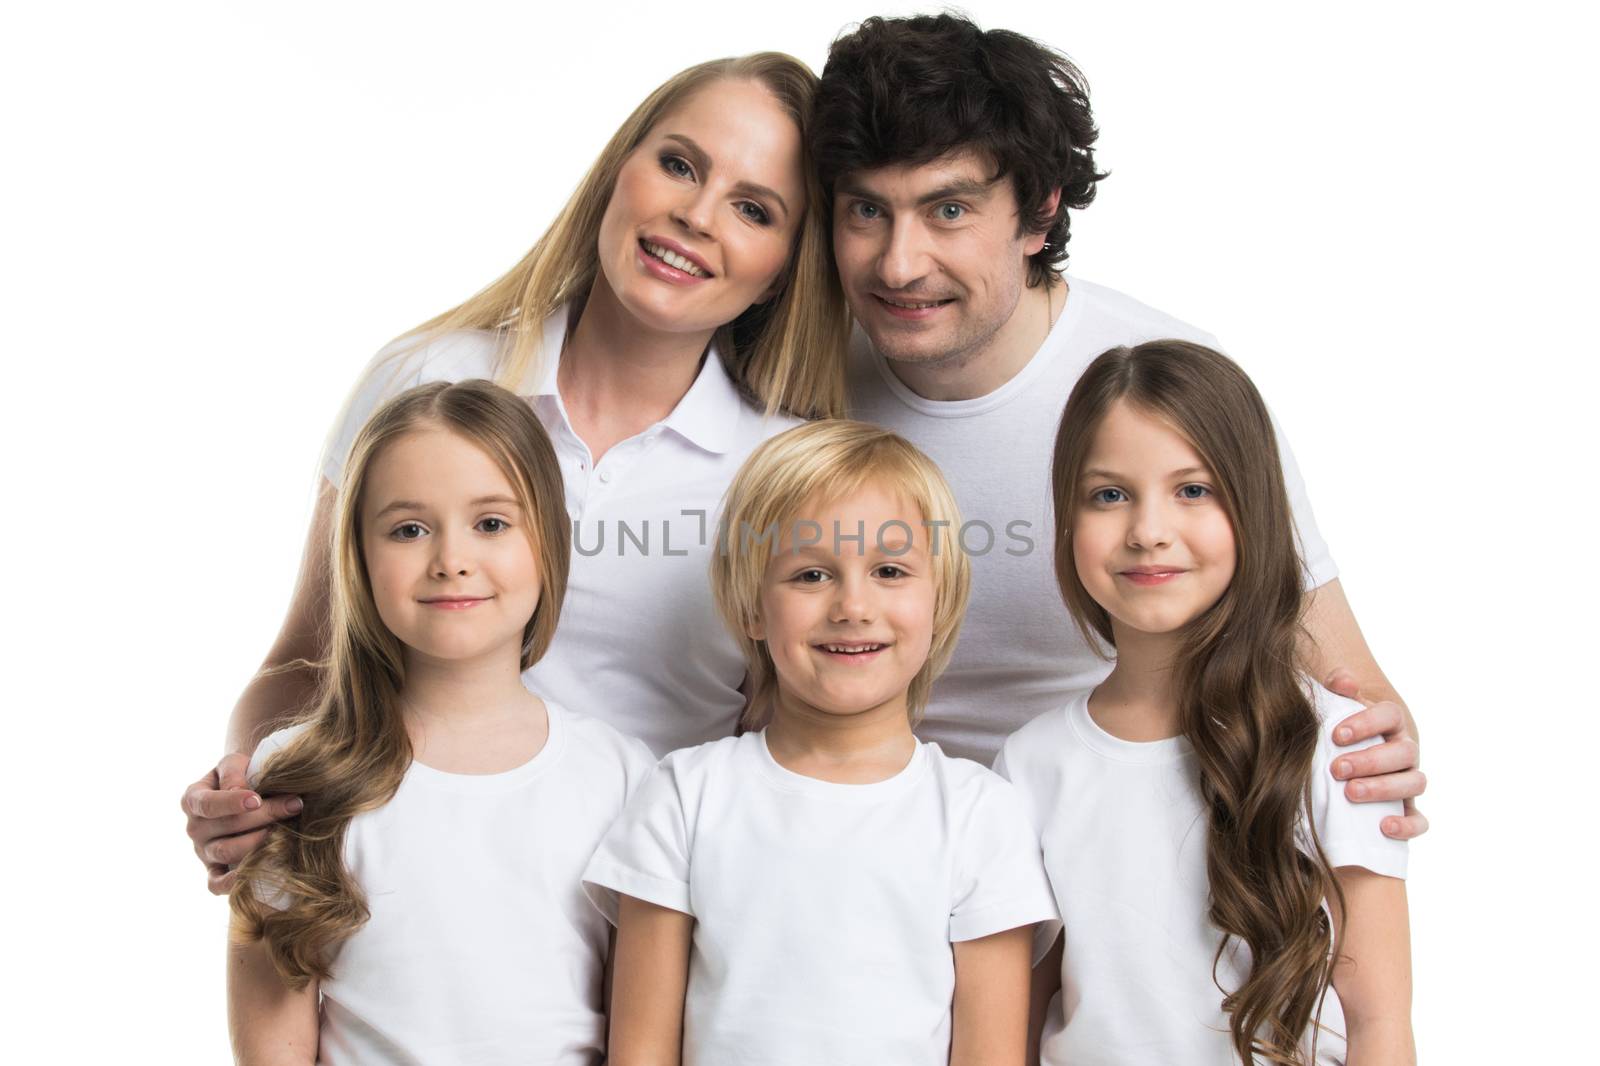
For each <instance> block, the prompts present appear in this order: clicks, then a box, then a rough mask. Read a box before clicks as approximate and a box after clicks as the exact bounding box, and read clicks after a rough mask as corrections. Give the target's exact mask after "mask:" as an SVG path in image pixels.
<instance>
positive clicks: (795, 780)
mask: <svg viewBox="0 0 1600 1066" xmlns="http://www.w3.org/2000/svg"><path fill="white" fill-rule="evenodd" d="M749 735H750V736H751V738H752V744H753V746H754V748H755V749H756V763H757V766H758V767H759V768H760V770H761V773H762V776H763V777H765V778H766V780H767V781H768V782H769V783H771V784H772V785H775V786H776V787H778V788H780V789H782V790H783V791H785V792H799V793H802V794H805V795H808V796H820V797H826V798H828V799H835V800H844V801H846V802H852V803H860V802H873V801H877V800H881V799H884V798H885V797H887V796H891V795H893V794H895V793H897V792H900V791H902V790H903V789H906V788H908V787H910V786H911V785H912V784H914V783H915V782H916V781H917V780H918V779H919V778H920V777H921V776H922V772H923V770H924V769H925V768H926V767H927V765H928V753H927V750H926V749H927V747H928V746H927V745H926V744H924V743H923V742H922V741H920V740H919V741H916V746H915V747H913V748H912V750H911V758H910V759H908V760H907V761H906V764H905V766H904V767H902V768H901V769H900V770H899V771H897V772H896V773H895V774H894V775H893V776H891V777H886V778H884V779H883V780H882V781H869V782H867V783H865V784H847V783H844V782H840V781H823V780H821V779H820V778H816V777H807V776H806V775H805V774H797V773H795V772H794V771H793V770H791V769H789V768H788V767H786V766H784V765H783V764H782V763H780V762H778V760H777V759H775V758H773V756H772V749H771V748H769V747H767V731H766V730H765V729H761V730H758V731H757V732H755V733H753V734H749Z"/></svg>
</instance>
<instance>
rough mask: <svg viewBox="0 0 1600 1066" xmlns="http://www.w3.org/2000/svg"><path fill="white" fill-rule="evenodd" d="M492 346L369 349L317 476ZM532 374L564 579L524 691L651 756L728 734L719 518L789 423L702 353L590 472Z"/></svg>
mask: <svg viewBox="0 0 1600 1066" xmlns="http://www.w3.org/2000/svg"><path fill="white" fill-rule="evenodd" d="M566 333H567V316H566V314H565V313H562V314H557V315H554V316H552V317H551V318H550V320H549V321H547V322H546V323H545V326H544V340H543V351H544V352H546V353H553V352H559V351H560V350H561V348H562V345H563V342H564V340H565V338H566ZM397 343H399V344H402V345H403V344H404V343H405V342H397ZM500 344H501V338H500V337H498V336H497V335H495V334H493V333H489V332H486V331H464V332H460V333H452V334H448V335H446V336H444V337H441V338H438V339H437V340H434V341H432V342H430V343H428V344H426V345H424V346H422V347H419V348H417V349H415V350H413V351H410V352H406V353H405V354H401V355H394V352H396V351H397V350H399V349H396V348H395V347H394V346H391V347H390V348H387V349H385V350H384V351H383V352H380V353H379V357H378V359H377V360H375V361H374V363H373V366H372V368H371V369H370V370H369V371H368V373H367V376H366V378H365V380H364V381H363V382H362V383H361V385H360V387H359V388H358V389H357V390H356V393H355V395H354V396H353V397H352V398H351V401H350V404H349V407H348V409H347V410H346V412H345V414H344V417H343V419H342V420H341V423H340V425H339V428H338V430H337V432H336V433H335V434H334V436H333V438H332V441H331V443H330V444H329V446H328V451H327V453H326V459H325V461H324V464H323V474H324V475H325V476H326V477H327V478H328V480H329V481H331V482H333V483H334V484H335V485H337V484H338V483H339V480H340V478H341V476H342V475H343V472H344V463H345V460H346V458H347V457H348V456H349V454H350V446H351V444H352V443H353V442H354V440H355V436H356V433H357V432H358V431H359V430H360V428H361V426H362V425H363V424H364V423H365V422H366V420H367V418H368V417H370V416H371V414H372V412H373V411H374V410H376V409H377V407H378V406H379V405H380V404H381V403H382V402H383V401H384V400H387V399H389V398H391V397H393V396H395V395H397V394H398V393H400V392H402V391H404V390H406V389H409V388H412V387H413V386H416V385H421V384H424V383H427V382H430V381H462V380H465V379H468V378H487V379H490V380H492V379H493V378H494V376H495V366H496V360H497V358H498V354H499V348H500ZM391 355H392V356H393V358H386V357H387V356H391ZM544 364H545V365H544V366H543V367H541V368H539V369H537V370H536V371H535V372H533V373H532V374H530V375H529V377H528V379H527V382H526V383H525V384H524V386H523V387H522V388H519V389H518V390H517V391H518V392H519V393H520V394H521V395H522V396H524V397H525V398H526V399H527V400H528V402H529V404H530V405H531V406H532V407H533V410H534V413H535V414H537V415H538V416H539V421H540V422H541V423H543V424H544V428H545V431H546V432H548V433H549V434H550V441H551V443H552V444H553V445H554V446H555V451H556V456H557V459H558V460H559V462H560V464H561V475H562V479H563V481H564V482H565V484H566V494H567V513H568V515H570V516H571V518H572V521H573V545H572V549H573V550H572V571H571V575H570V577H569V578H568V582H567V596H566V601H565V603H564V604H563V606H562V610H561V621H560V624H559V625H558V626H557V628H556V636H555V640H554V642H553V643H552V644H551V646H550V650H549V651H548V652H546V653H545V656H544V658H543V659H541V660H540V661H539V662H538V663H536V664H535V665H534V666H533V668H532V669H531V670H529V671H527V673H525V674H524V675H523V681H524V682H525V683H526V684H527V686H528V687H529V688H530V689H532V690H533V691H535V692H537V693H539V694H540V695H541V696H544V697H546V698H548V699H551V700H554V701H555V702H556V703H560V704H563V705H565V706H568V707H572V708H574V709H576V710H580V711H583V712H584V713H587V714H592V715H594V716H595V717H596V718H599V719H600V720H602V721H604V722H606V723H608V724H610V725H612V726H615V727H616V728H617V729H620V730H622V731H623V732H624V733H627V734H629V735H630V736H635V737H638V738H639V739H640V740H643V741H644V742H645V743H646V744H647V745H649V747H650V749H651V750H652V751H653V752H655V753H656V754H657V755H658V756H659V755H663V754H665V753H666V752H668V751H671V750H673V749H675V748H683V747H689V746H690V745H694V744H701V743H704V742H705V741H708V740H715V739H717V738H718V737H725V736H729V735H731V734H732V732H733V728H734V723H735V722H736V721H737V719H738V716H739V711H740V710H741V709H742V708H743V706H744V697H743V696H741V695H740V694H739V691H738V688H739V684H740V682H741V681H743V679H744V672H745V668H744V659H743V658H742V657H741V656H740V654H739V650H738V648H737V646H736V645H735V644H734V643H733V639H732V638H731V637H729V636H728V634H727V632H726V630H724V628H723V626H722V620H721V618H719V617H718V615H717V611H716V607H715V605H714V604H713V602H712V599H711V583H710V578H709V570H710V564H711V554H710V553H711V551H712V550H713V548H714V545H715V542H716V516H717V512H718V508H719V507H720V504H721V500H722V494H723V493H724V492H725V491H726V490H727V488H728V485H729V484H730V483H731V482H732V481H733V475H734V473H735V472H736V471H737V470H738V469H739V465H740V464H741V463H743V462H744V460H745V458H746V457H747V456H748V455H749V454H750V452H751V451H753V450H754V449H755V447H756V445H758V444H760V443H761V442H762V441H764V440H766V439H767V438H768V437H771V436H774V435H776V434H778V433H781V432H783V431H784V430H786V429H790V428H792V427H793V426H796V425H799V424H800V420H799V419H797V418H793V417H791V416H788V415H782V414H779V415H775V416H773V417H771V418H768V417H765V416H764V415H763V414H762V413H761V412H760V411H759V410H757V409H756V408H755V407H754V406H752V405H751V404H750V403H749V402H748V401H746V400H745V399H744V398H743V397H742V396H741V395H740V394H739V392H738V390H737V388H736V387H735V386H734V384H733V382H732V381H731V380H729V378H728V375H727V372H726V371H725V370H724V369H723V367H722V362H721V360H720V359H718V357H717V353H716V350H715V348H713V349H711V350H710V351H709V352H708V353H707V355H706V358H705V361H704V362H703V364H702V365H701V367H700V373H699V375H698V376H697V377H696V378H695V380H694V384H693V385H691V386H690V387H689V391H688V392H687V393H685V394H684V396H683V399H681V400H679V401H678V405H677V406H676V407H674V408H673V409H672V412H671V414H669V415H667V417H666V418H664V419H662V420H661V421H660V422H657V423H656V424H655V425H653V426H651V427H649V428H648V429H646V430H644V431H643V432H642V433H639V434H638V435H636V436H634V437H630V438H628V439H627V440H625V441H622V442H621V443H619V444H617V445H615V446H613V447H612V448H611V450H610V451H608V452H606V453H605V455H604V456H602V457H601V459H600V462H599V463H596V462H594V459H593V457H592V456H591V455H590V453H589V449H588V447H587V446H586V445H585V444H584V443H583V441H582V440H580V439H579V438H578V435H577V434H576V433H574V432H573V430H572V424H571V422H570V420H569V419H568V418H567V413H566V409H565V407H564V405H563V404H562V402H561V395H560V393H559V392H558V391H557V388H556V370H557V367H558V365H559V359H555V358H546V359H545V360H544Z"/></svg>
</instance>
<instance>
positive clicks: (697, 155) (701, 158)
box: [665, 133, 789, 216]
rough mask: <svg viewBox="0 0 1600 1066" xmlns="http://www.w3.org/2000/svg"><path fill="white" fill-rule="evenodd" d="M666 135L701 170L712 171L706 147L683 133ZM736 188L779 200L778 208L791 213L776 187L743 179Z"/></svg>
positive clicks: (747, 193) (754, 194)
mask: <svg viewBox="0 0 1600 1066" xmlns="http://www.w3.org/2000/svg"><path fill="white" fill-rule="evenodd" d="M665 136H666V138H667V140H669V141H677V142H678V144H680V145H682V147H683V151H684V154H686V155H688V156H689V161H690V162H691V163H693V164H694V165H695V166H696V167H698V168H700V170H701V172H703V173H706V174H709V173H711V156H710V155H708V154H706V150H705V149H704V148H701V147H700V146H699V145H698V144H696V143H695V140H694V138H693V137H690V136H688V135H687V134H683V133H668V134H666V135H665ZM734 189H735V191H737V192H741V193H743V194H744V195H746V196H756V197H762V196H764V197H767V198H768V199H771V200H774V201H776V202H777V205H778V209H779V210H780V211H782V212H783V213H784V215H785V216H787V215H788V214H789V203H788V201H786V200H785V199H784V198H783V197H782V196H780V195H779V194H778V190H776V189H769V188H768V187H767V186H765V185H761V184H758V183H756V182H753V181H741V182H739V183H738V184H736V185H735V186H734Z"/></svg>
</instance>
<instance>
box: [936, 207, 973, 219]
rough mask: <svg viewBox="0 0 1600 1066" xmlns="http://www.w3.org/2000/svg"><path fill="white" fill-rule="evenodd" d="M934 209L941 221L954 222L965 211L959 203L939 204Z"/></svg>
mask: <svg viewBox="0 0 1600 1066" xmlns="http://www.w3.org/2000/svg"><path fill="white" fill-rule="evenodd" d="M935 210H937V211H938V213H939V221H941V222H955V221H957V220H958V219H960V218H961V216H962V215H964V214H966V213H967V209H966V208H964V207H962V206H961V205H960V204H940V205H939V206H938V207H937V208H936V209H935Z"/></svg>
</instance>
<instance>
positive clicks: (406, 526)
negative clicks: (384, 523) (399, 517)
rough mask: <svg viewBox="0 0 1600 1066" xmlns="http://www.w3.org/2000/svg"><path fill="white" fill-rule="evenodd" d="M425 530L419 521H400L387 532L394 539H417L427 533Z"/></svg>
mask: <svg viewBox="0 0 1600 1066" xmlns="http://www.w3.org/2000/svg"><path fill="white" fill-rule="evenodd" d="M427 532H428V531H427V530H426V529H424V528H422V524H421V523H419V522H401V523H400V524H399V525H397V526H395V527H394V529H392V530H391V531H390V532H389V536H391V537H393V538H394V539H395V540H418V539H420V538H421V537H423V536H426V535H427Z"/></svg>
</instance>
